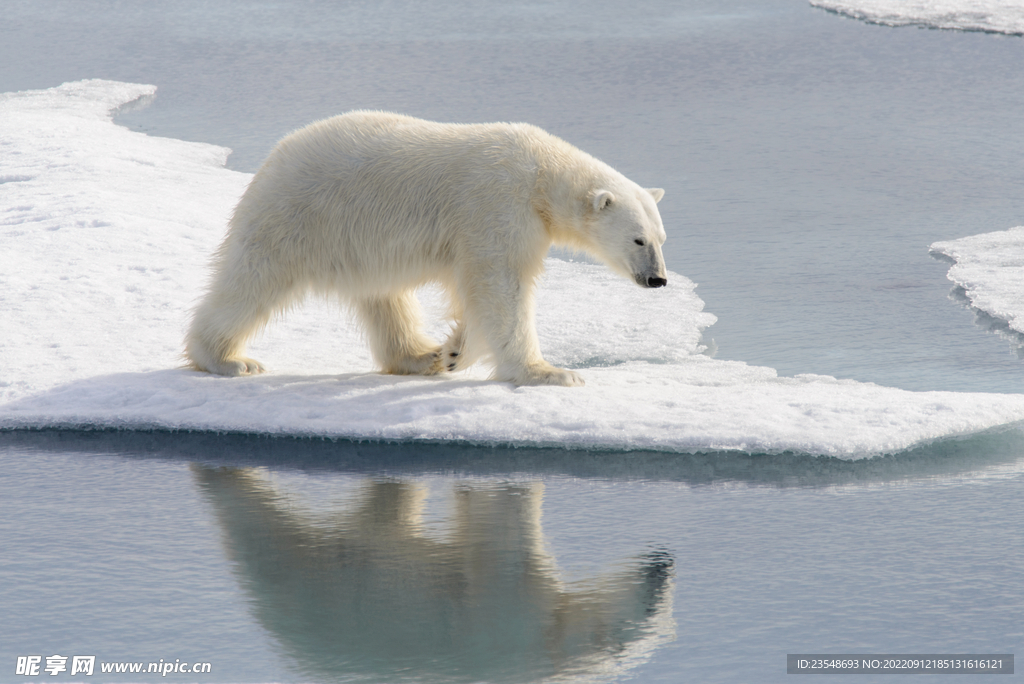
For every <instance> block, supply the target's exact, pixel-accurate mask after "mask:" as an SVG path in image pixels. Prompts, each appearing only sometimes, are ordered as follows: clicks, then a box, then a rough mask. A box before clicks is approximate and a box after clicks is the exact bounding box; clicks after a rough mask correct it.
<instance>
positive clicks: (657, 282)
mask: <svg viewBox="0 0 1024 684" xmlns="http://www.w3.org/2000/svg"><path fill="white" fill-rule="evenodd" d="M665 285H668V280H667V279H665V278H648V279H647V287H664V286H665Z"/></svg>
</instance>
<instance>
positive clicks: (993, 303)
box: [931, 226, 1024, 345]
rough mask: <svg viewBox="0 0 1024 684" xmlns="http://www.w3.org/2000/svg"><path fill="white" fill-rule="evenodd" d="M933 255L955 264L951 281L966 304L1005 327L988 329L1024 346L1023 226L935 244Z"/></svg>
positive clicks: (990, 325) (951, 268)
mask: <svg viewBox="0 0 1024 684" xmlns="http://www.w3.org/2000/svg"><path fill="white" fill-rule="evenodd" d="M931 251H932V253H933V254H937V255H941V256H943V257H945V258H947V259H949V260H951V261H952V262H953V266H951V267H950V269H949V273H948V277H949V279H950V280H952V281H953V282H954V283H956V285H957V287H958V289H959V291H960V292H961V293H962V296H963V297H964V298H965V299H966V301H967V303H968V304H969V305H970V306H971V307H972V308H973V309H974V310H975V311H977V312H979V313H981V314H983V315H984V316H987V317H990V319H995V321H996V322H999V323H1002V324H1004V325H1005V327H1003V325H996V324H994V323H990V324H989V326H988V327H990V328H992V329H994V330H996V331H997V332H1003V333H1004V334H1006V336H1007V337H1009V338H1011V340H1012V341H1013V342H1014V343H1015V344H1017V345H1020V344H1022V343H1024V226H1018V227H1016V228H1011V229H1010V230H1002V231H998V232H995V233H983V234H981V235H972V236H971V237H965V238H960V239H959V240H949V241H946V242H936V243H935V244H933V245H932V246H931Z"/></svg>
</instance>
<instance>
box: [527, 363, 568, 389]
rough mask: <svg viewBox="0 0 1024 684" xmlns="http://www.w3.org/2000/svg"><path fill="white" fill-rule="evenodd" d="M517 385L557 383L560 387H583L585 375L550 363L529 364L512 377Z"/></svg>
mask: <svg viewBox="0 0 1024 684" xmlns="http://www.w3.org/2000/svg"><path fill="white" fill-rule="evenodd" d="M512 382H514V383H515V384H516V385H556V386H559V387H583V386H584V385H585V384H586V383H585V382H583V376H582V375H580V374H579V373H577V372H576V371H571V370H568V369H566V368H556V367H555V366H552V365H550V364H544V365H543V366H540V365H537V366H529V367H528V368H526V369H524V370H523V371H522V372H520V373H517V374H516V377H514V378H513V379H512Z"/></svg>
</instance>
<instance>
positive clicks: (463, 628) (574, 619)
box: [194, 466, 673, 681]
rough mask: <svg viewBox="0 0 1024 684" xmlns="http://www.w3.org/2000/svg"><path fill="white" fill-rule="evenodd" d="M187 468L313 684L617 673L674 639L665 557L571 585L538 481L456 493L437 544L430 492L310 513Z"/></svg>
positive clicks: (410, 489) (409, 490) (234, 478)
mask: <svg viewBox="0 0 1024 684" xmlns="http://www.w3.org/2000/svg"><path fill="white" fill-rule="evenodd" d="M194 472H195V474H196V477H197V478H198V480H199V482H200V484H201V486H202V488H203V489H204V490H205V492H206V493H207V495H208V497H209V499H210V500H211V501H212V502H213V504H214V507H215V508H216V511H217V517H218V520H219V521H220V523H221V526H222V528H223V530H224V534H225V539H226V543H227V545H228V548H229V553H230V555H231V556H232V558H233V560H234V561H235V562H236V563H237V567H238V572H239V574H240V580H241V582H242V584H243V585H244V586H245V587H246V588H247V589H248V590H249V591H250V592H251V595H252V599H253V606H254V610H255V612H256V615H257V617H258V619H259V620H260V622H261V624H262V625H263V626H264V627H265V628H266V629H267V630H268V631H269V632H270V633H271V634H273V635H274V636H275V637H276V638H277V639H278V640H279V642H280V643H281V644H282V646H283V647H284V648H285V650H286V652H288V653H289V655H291V656H292V657H293V658H294V660H295V663H296V664H297V665H299V666H300V667H303V668H307V669H306V671H305V674H306V675H307V676H309V677H311V678H313V679H317V678H325V677H331V678H334V677H339V676H342V677H344V678H348V677H355V678H357V679H363V680H369V681H396V680H400V679H418V678H423V677H425V678H428V679H433V678H439V679H443V680H444V681H485V680H486V681H527V680H528V681H536V680H541V679H545V678H551V677H555V678H559V675H564V676H580V675H587V674H590V675H601V674H602V673H603V674H605V675H610V674H614V673H615V672H616V671H617V672H618V673H619V674H621V673H622V670H623V669H626V668H629V667H630V666H631V665H634V664H637V663H638V662H641V661H642V660H643V659H644V656H645V655H646V654H647V653H649V652H650V651H651V650H653V649H654V648H655V647H656V646H658V645H659V644H660V643H663V642H664V641H666V640H667V639H669V638H671V635H672V632H673V623H672V619H671V588H670V580H669V575H670V570H671V566H672V559H671V558H670V557H669V556H668V554H666V553H665V552H654V553H651V554H650V555H648V556H647V557H645V558H644V559H643V560H642V561H640V562H639V563H637V564H635V565H633V566H632V568H630V569H626V568H624V569H622V570H620V571H618V572H615V573H612V574H609V575H607V576H605V577H603V578H601V579H598V580H595V581H592V582H584V583H580V584H575V585H569V586H566V585H563V584H562V583H561V582H559V580H558V579H557V570H556V567H555V564H554V561H553V559H552V558H551V557H550V556H549V555H548V554H547V553H546V552H545V550H544V541H543V533H542V531H541V527H540V504H541V493H540V492H541V487H540V486H539V485H479V484H474V485H468V486H458V487H457V489H456V503H455V511H454V514H453V515H454V519H453V520H452V525H451V529H450V532H449V533H448V534H446V535H444V536H443V537H442V538H440V539H438V538H437V537H436V536H427V535H425V534H424V533H423V528H422V526H421V525H420V524H419V517H420V515H419V512H420V510H421V508H422V505H423V500H424V496H425V493H424V488H423V487H422V485H417V484H410V483H402V482H391V481H369V482H367V484H366V485H365V488H364V491H363V495H362V496H361V497H360V498H359V500H358V501H359V502H358V504H357V505H356V506H354V507H351V508H349V507H347V506H346V508H345V510H344V511H338V510H337V509H334V510H332V511H331V512H329V513H326V514H325V513H324V512H323V510H322V509H321V510H320V513H319V514H313V513H300V512H298V506H300V505H301V501H302V499H301V498H299V497H296V496H294V495H287V494H284V490H281V489H279V488H277V487H275V486H274V485H272V484H271V483H270V482H269V481H267V480H266V479H264V478H261V477H260V476H259V474H258V472H257V471H246V470H238V469H220V468H218V469H214V468H207V467H202V466H194Z"/></svg>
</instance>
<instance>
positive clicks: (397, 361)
mask: <svg viewBox="0 0 1024 684" xmlns="http://www.w3.org/2000/svg"><path fill="white" fill-rule="evenodd" d="M357 308H358V311H359V315H360V317H361V318H362V321H363V325H364V326H365V328H366V334H367V337H368V338H369V342H370V351H371V352H372V353H373V358H374V360H376V361H377V363H378V364H380V367H381V370H382V371H383V372H385V373H390V374H393V375H436V374H437V373H440V372H442V371H443V370H444V366H443V365H442V361H441V346H440V345H439V344H437V343H436V342H434V341H433V340H431V339H430V338H429V337H427V336H426V335H424V334H423V321H422V318H421V316H420V305H419V302H418V301H417V300H416V295H414V294H413V293H412V292H402V293H399V294H394V295H391V296H386V297H380V298H375V299H364V300H361V301H360V302H359V303H358V307H357Z"/></svg>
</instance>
